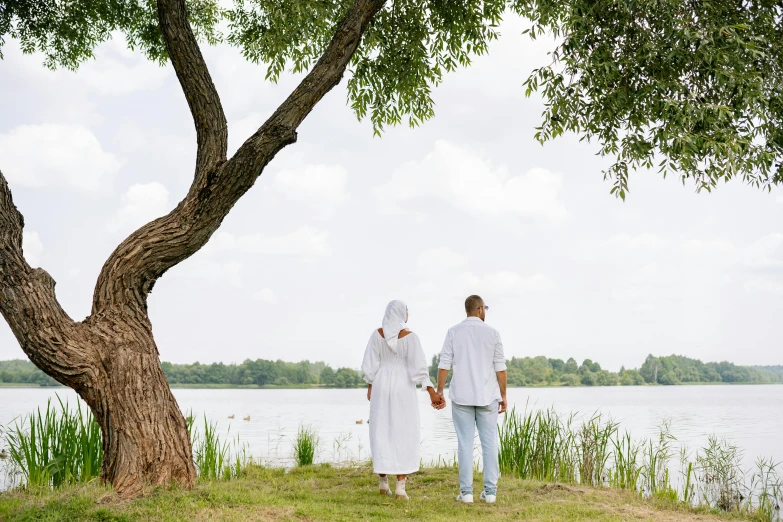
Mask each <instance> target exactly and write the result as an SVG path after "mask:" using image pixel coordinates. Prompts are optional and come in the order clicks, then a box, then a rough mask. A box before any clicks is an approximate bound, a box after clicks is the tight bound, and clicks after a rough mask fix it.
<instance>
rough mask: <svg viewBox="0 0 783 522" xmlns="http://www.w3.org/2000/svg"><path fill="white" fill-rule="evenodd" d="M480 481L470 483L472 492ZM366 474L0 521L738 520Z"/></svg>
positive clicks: (222, 485)
mask: <svg viewBox="0 0 783 522" xmlns="http://www.w3.org/2000/svg"><path fill="white" fill-rule="evenodd" d="M480 479H481V476H480V475H476V476H475V477H474V481H475V486H474V487H475V488H476V489H478V488H480ZM377 486H378V478H377V476H376V475H373V473H372V471H371V469H369V468H366V467H359V468H333V467H331V466H328V465H322V466H306V467H300V468H294V469H292V470H291V471H289V472H288V473H286V472H285V471H284V470H282V469H279V468H263V467H259V466H255V465H250V466H248V467H246V468H245V469H244V471H243V472H242V474H241V475H240V476H239V477H238V478H236V479H235V480H232V481H199V484H198V486H197V487H196V488H195V489H194V490H192V491H181V490H169V491H163V490H160V491H156V492H154V493H152V494H151V495H150V496H148V497H145V498H140V499H137V500H133V501H121V500H119V499H117V498H116V497H115V496H114V495H113V494H112V493H111V492H110V491H109V490H108V489H106V488H104V487H102V486H100V485H98V484H97V483H91V484H88V485H84V486H78V487H77V486H70V487H67V488H63V489H60V490H56V491H44V492H41V491H39V492H36V491H34V490H31V491H27V492H13V493H6V494H0V520H3V521H5V522H22V521H25V522H27V521H38V520H44V521H47V522H59V521H63V522H66V521H68V522H70V521H102V522H107V521H118V522H119V521H128V522H130V521H135V520H144V521H145V522H156V521H180V520H181V521H191V520H192V521H200V520H205V521H206V520H236V521H246V520H269V521H303V520H308V521H322V520H323V521H332V520H334V521H366V520H416V519H418V520H426V521H428V522H440V521H443V522H446V521H448V522H454V521H461V520H477V519H479V518H480V519H481V520H483V521H488V522H491V521H506V520H537V521H539V520H540V521H549V522H561V521H562V522H566V521H574V520H579V521H598V522H621V521H656V522H659V521H660V522H674V521H693V520H700V521H704V522H708V521H719V520H747V519H745V518H742V517H740V516H739V515H727V514H713V513H709V512H707V511H705V510H698V511H695V510H693V509H691V508H687V507H685V506H684V505H682V504H677V503H672V502H670V501H665V500H660V499H651V500H645V499H642V498H640V497H639V496H638V495H633V494H632V493H629V492H626V491H621V490H617V489H593V488H589V487H585V486H566V485H555V484H544V483H541V482H537V481H526V480H522V479H519V478H516V477H502V478H501V479H500V483H499V486H500V489H499V493H498V495H499V496H498V502H497V504H495V505H487V504H484V503H481V502H477V503H476V504H473V505H465V504H459V503H457V502H455V500H454V497H455V496H456V494H457V490H458V476H457V470H455V469H453V468H436V469H424V470H422V471H421V472H419V473H416V474H413V475H411V476H410V478H409V479H408V487H407V490H408V494H409V495H410V496H411V500H410V501H397V500H395V499H394V498H393V497H382V496H380V495H378V490H377Z"/></svg>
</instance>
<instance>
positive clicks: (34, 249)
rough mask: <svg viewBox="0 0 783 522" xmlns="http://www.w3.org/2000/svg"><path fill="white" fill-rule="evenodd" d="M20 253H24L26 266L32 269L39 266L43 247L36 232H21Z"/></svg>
mask: <svg viewBox="0 0 783 522" xmlns="http://www.w3.org/2000/svg"><path fill="white" fill-rule="evenodd" d="M22 251H24V258H25V260H26V261H27V264H28V265H30V266H31V267H33V268H37V267H39V266H40V265H41V256H43V251H44V246H43V242H42V241H41V236H39V235H38V232H36V231H34V230H24V231H22Z"/></svg>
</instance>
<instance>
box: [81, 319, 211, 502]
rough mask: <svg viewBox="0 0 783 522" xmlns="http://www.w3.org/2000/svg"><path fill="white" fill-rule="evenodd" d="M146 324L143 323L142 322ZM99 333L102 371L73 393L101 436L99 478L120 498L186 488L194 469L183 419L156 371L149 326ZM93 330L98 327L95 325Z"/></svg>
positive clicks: (157, 363)
mask: <svg viewBox="0 0 783 522" xmlns="http://www.w3.org/2000/svg"><path fill="white" fill-rule="evenodd" d="M144 319H146V318H144ZM102 323H104V324H103V325H101V326H100V327H99V328H98V329H99V330H100V331H101V333H102V334H105V333H110V336H108V337H104V336H103V335H101V337H103V338H104V341H103V342H102V343H101V344H102V346H99V347H98V350H96V351H97V352H98V353H99V354H104V356H103V357H100V356H99V360H96V361H95V365H96V367H98V368H101V370H102V371H99V372H98V373H97V375H96V378H95V382H94V384H93V385H92V386H91V387H89V388H86V389H83V390H77V391H79V395H81V397H82V398H83V399H84V400H85V402H87V404H88V405H89V406H90V408H91V409H92V411H93V413H94V414H95V417H96V420H97V421H98V424H100V426H101V431H102V432H103V453H104V458H103V467H102V469H101V478H102V480H104V481H105V482H108V483H110V484H111V485H112V486H113V487H114V488H115V490H116V491H117V492H118V493H119V494H120V495H121V496H124V497H132V496H135V495H137V494H139V493H140V492H141V491H142V490H143V489H144V488H145V487H147V486H164V485H167V484H171V483H174V484H177V485H179V486H181V487H184V488H190V487H192V486H193V485H194V484H195V481H196V470H195V466H194V465H193V455H192V449H191V443H190V436H189V433H188V430H187V425H186V423H185V418H184V417H183V415H182V412H181V410H180V408H179V406H178V405H177V401H176V399H174V395H173V394H172V393H171V389H170V388H169V385H168V382H167V381H166V377H165V375H164V374H163V370H162V368H161V366H160V359H159V357H158V350H157V347H156V345H155V341H154V339H153V337H152V331H151V329H150V328H149V322H148V321H146V320H142V321H139V323H138V324H128V322H127V318H123V321H122V322H114V323H112V324H111V327H110V328H106V323H107V321H105V320H104V321H102ZM96 326H97V325H96Z"/></svg>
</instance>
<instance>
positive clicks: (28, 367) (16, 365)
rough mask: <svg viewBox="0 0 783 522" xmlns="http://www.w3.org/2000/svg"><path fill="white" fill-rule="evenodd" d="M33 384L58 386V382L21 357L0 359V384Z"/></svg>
mask: <svg viewBox="0 0 783 522" xmlns="http://www.w3.org/2000/svg"><path fill="white" fill-rule="evenodd" d="M2 383H8V384H34V385H38V386H59V385H60V383H58V382H57V381H55V380H54V379H52V378H51V377H49V376H48V375H46V374H45V373H44V372H42V371H41V370H39V369H38V368H37V367H36V366H35V365H34V364H33V363H31V362H30V361H27V360H23V359H14V360H12V361H0V384H2Z"/></svg>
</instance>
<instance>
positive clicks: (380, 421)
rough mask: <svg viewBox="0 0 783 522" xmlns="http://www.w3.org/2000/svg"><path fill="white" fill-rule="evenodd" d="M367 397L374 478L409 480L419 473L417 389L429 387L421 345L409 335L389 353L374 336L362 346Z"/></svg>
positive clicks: (381, 338)
mask: <svg viewBox="0 0 783 522" xmlns="http://www.w3.org/2000/svg"><path fill="white" fill-rule="evenodd" d="M362 371H363V372H364V380H365V381H367V383H368V384H372V394H371V395H370V451H371V452H372V463H373V469H374V470H375V473H378V474H379V475H408V474H410V473H414V472H416V471H418V470H419V461H420V459H419V439H420V433H419V403H418V401H417V399H416V385H417V384H421V385H422V390H424V391H426V389H427V386H432V387H433V388H434V386H433V385H432V381H430V375H429V368H428V367H427V359H426V358H425V357H424V351H423V350H422V348H421V341H419V337H418V336H417V335H416V334H415V333H410V334H408V335H406V336H405V337H403V338H402V339H400V340H399V341H398V342H397V353H394V352H393V351H392V350H391V348H389V345H388V344H386V340H385V339H384V338H383V337H381V334H379V333H378V331H377V330H376V331H374V332H373V334H372V336H371V337H370V341H369V342H368V343H367V350H366V351H365V352H364V362H362Z"/></svg>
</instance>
